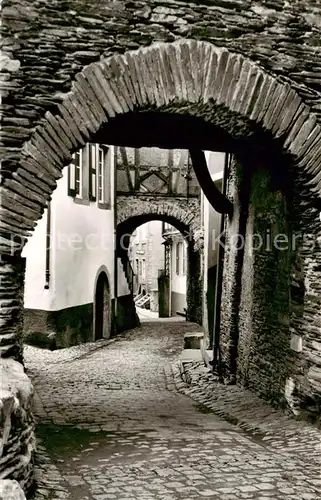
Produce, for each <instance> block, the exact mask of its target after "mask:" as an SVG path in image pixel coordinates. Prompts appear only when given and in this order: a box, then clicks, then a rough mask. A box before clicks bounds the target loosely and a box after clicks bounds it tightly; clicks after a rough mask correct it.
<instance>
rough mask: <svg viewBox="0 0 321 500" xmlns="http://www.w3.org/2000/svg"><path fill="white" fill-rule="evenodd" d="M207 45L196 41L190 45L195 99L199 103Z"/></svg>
mask: <svg viewBox="0 0 321 500" xmlns="http://www.w3.org/2000/svg"><path fill="white" fill-rule="evenodd" d="M207 45H208V44H206V43H205V42H201V41H196V40H193V43H192V45H191V61H192V72H193V78H194V82H195V97H196V100H197V101H201V100H202V99H203V88H204V79H205V75H206V68H205V65H206V49H207ZM194 47H195V48H194Z"/></svg>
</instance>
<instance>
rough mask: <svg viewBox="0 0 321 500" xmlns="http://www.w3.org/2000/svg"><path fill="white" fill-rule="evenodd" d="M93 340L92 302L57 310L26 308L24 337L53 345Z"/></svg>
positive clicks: (46, 345) (59, 345)
mask: <svg viewBox="0 0 321 500" xmlns="http://www.w3.org/2000/svg"><path fill="white" fill-rule="evenodd" d="M92 340H93V304H82V305H80V306H75V307H68V308H66V309H61V310H58V311H40V310H37V309H25V310H24V341H25V342H26V343H27V344H31V345H38V346H39V347H49V348H51V349H55V348H63V347H69V346H72V345H77V344H80V343H82V342H92Z"/></svg>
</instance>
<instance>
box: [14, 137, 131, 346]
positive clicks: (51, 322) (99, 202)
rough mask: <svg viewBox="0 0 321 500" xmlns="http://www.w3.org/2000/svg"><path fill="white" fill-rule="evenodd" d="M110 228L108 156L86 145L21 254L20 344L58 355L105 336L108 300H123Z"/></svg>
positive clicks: (110, 311)
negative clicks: (43, 345) (41, 345)
mask: <svg viewBox="0 0 321 500" xmlns="http://www.w3.org/2000/svg"><path fill="white" fill-rule="evenodd" d="M114 228H115V197H114V148H113V147H108V146H105V145H98V144H91V143H88V144H86V146H85V147H84V148H82V149H81V150H79V151H77V152H76V153H75V154H74V155H73V159H72V163H71V164H70V165H69V166H68V167H66V168H65V169H64V170H63V175H62V177H61V178H60V179H59V180H58V182H57V189H56V190H55V192H54V193H53V196H52V199H51V201H50V203H49V204H48V207H47V209H46V210H45V212H44V214H43V217H42V218H41V220H40V221H39V223H38V225H37V227H36V229H35V231H34V232H33V235H32V237H31V238H30V239H29V241H28V242H27V244H26V246H25V248H24V251H23V254H24V256H25V257H26V277H25V297H24V307H25V318H24V334H25V338H26V340H27V341H28V339H29V341H37V339H38V337H40V338H41V339H42V340H43V341H47V337H46V336H45V338H44V336H43V334H47V336H49V338H50V341H49V343H50V345H56V346H58V347H59V346H60V347H61V346H66V345H73V344H77V343H79V342H84V341H90V340H95V339H99V338H102V337H104V338H108V337H109V336H110V335H111V333H112V328H113V322H112V317H113V315H114V307H115V304H114V303H115V301H114V299H115V296H117V297H119V298H120V302H121V300H122V299H121V297H127V296H128V295H129V294H130V291H129V287H128V283H127V280H126V276H125V275H124V269H123V266H122V264H121V262H120V259H117V269H115V251H114V248H115V244H114V236H113V235H114ZM115 276H116V279H117V286H116V284H115ZM119 326H120V328H121V327H122V325H119Z"/></svg>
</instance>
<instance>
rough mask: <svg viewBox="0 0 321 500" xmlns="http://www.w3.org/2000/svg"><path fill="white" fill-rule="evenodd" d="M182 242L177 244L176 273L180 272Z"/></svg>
mask: <svg viewBox="0 0 321 500" xmlns="http://www.w3.org/2000/svg"><path fill="white" fill-rule="evenodd" d="M180 253H181V252H180V243H177V244H176V274H179V272H180Z"/></svg>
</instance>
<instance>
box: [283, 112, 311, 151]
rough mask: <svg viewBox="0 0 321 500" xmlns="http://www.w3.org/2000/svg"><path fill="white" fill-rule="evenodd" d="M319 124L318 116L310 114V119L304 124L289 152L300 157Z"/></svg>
mask: <svg viewBox="0 0 321 500" xmlns="http://www.w3.org/2000/svg"><path fill="white" fill-rule="evenodd" d="M316 124H317V116H316V115H314V114H312V113H310V114H309V118H308V119H307V120H306V121H305V122H304V124H303V125H302V127H301V129H300V131H299V132H298V134H297V136H296V138H295V139H294V140H293V141H292V142H291V144H290V146H289V151H291V153H292V154H294V155H296V156H298V157H300V156H301V154H302V150H303V148H304V146H305V144H306V141H307V139H308V137H309V135H310V134H311V132H312V131H313V129H314V127H315V126H316Z"/></svg>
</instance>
